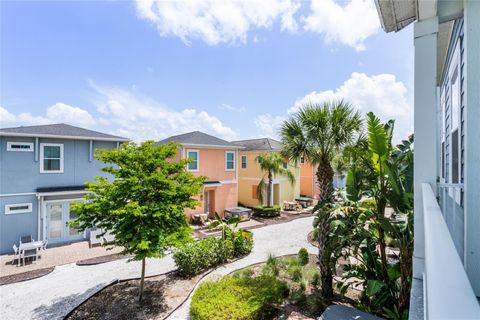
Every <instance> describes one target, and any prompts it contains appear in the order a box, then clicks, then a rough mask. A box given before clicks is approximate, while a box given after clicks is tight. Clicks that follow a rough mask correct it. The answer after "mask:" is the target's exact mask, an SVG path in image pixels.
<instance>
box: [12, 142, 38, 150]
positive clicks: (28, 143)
mask: <svg viewBox="0 0 480 320" xmlns="http://www.w3.org/2000/svg"><path fill="white" fill-rule="evenodd" d="M16 144H20V145H25V146H27V145H28V149H12V145H16ZM7 151H18V152H33V151H34V147H33V142H23V141H7Z"/></svg>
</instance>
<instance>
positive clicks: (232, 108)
mask: <svg viewBox="0 0 480 320" xmlns="http://www.w3.org/2000/svg"><path fill="white" fill-rule="evenodd" d="M218 108H219V109H220V110H228V111H234V112H245V110H246V109H245V107H243V106H242V107H235V106H232V105H229V104H226V103H224V104H222V105H221V106H220V107H218Z"/></svg>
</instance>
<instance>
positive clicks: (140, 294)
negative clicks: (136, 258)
mask: <svg viewBox="0 0 480 320" xmlns="http://www.w3.org/2000/svg"><path fill="white" fill-rule="evenodd" d="M144 284H145V258H143V259H142V275H141V277H140V293H139V295H138V302H142V299H143V286H144Z"/></svg>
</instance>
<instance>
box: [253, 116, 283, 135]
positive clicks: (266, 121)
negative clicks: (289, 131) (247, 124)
mask: <svg viewBox="0 0 480 320" xmlns="http://www.w3.org/2000/svg"><path fill="white" fill-rule="evenodd" d="M285 119H286V117H284V116H272V115H271V114H269V113H266V114H261V115H258V116H257V117H256V118H255V120H254V123H255V126H256V127H257V131H258V133H259V136H261V137H268V138H278V136H279V130H280V126H281V125H282V123H283V122H284V121H285Z"/></svg>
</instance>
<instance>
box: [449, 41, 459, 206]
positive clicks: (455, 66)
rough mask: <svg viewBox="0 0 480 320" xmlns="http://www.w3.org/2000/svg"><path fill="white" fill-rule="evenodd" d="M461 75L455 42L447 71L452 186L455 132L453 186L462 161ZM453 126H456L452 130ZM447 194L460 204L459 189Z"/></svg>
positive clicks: (457, 48) (457, 45)
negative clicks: (455, 166) (455, 155)
mask: <svg viewBox="0 0 480 320" xmlns="http://www.w3.org/2000/svg"><path fill="white" fill-rule="evenodd" d="M455 72H457V85H458V92H457V95H456V96H457V99H458V100H457V102H456V103H457V105H458V109H457V110H456V111H457V114H456V117H455V118H456V120H457V123H456V124H454V123H453V119H454V117H453V114H454V110H453V109H454V108H453V103H454V102H453V97H454V93H453V87H452V78H453V75H454V74H455ZM460 82H461V74H460V41H457V44H456V45H455V50H454V52H453V55H452V59H451V61H450V66H449V70H448V87H449V91H450V109H449V112H450V146H449V149H450V150H449V151H450V152H449V153H450V159H449V160H450V163H449V166H450V168H449V173H450V175H449V177H448V182H449V183H452V184H453V166H454V164H453V157H454V154H453V132H454V131H455V130H457V148H458V150H457V151H458V154H457V157H458V164H457V166H458V168H457V170H458V174H457V179H458V181H457V182H456V183H455V184H460V183H461V182H460V179H461V165H462V159H461V136H462V133H461V131H460V130H461V121H462V120H461V112H462V104H461V90H462V89H461V83H460ZM454 126H456V127H455V128H454ZM448 193H449V195H450V196H451V197H453V198H454V199H455V202H456V203H457V204H460V203H461V199H460V198H461V194H460V190H459V189H454V190H452V188H448Z"/></svg>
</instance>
